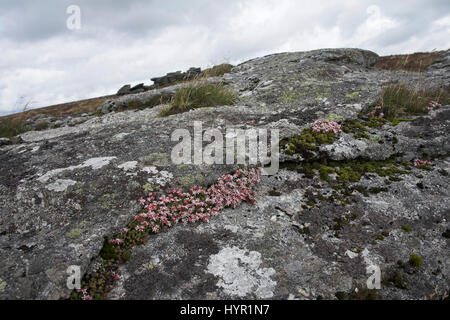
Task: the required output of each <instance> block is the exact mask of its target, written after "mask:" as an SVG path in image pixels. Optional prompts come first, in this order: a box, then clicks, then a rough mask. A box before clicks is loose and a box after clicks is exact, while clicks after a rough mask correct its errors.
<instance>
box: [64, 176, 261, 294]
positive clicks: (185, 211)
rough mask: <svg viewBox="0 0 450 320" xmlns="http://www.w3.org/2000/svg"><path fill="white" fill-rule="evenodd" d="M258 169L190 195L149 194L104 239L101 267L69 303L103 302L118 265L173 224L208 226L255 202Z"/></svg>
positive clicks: (196, 189)
mask: <svg viewBox="0 0 450 320" xmlns="http://www.w3.org/2000/svg"><path fill="white" fill-rule="evenodd" d="M260 176H261V170H260V169H239V170H237V171H236V172H235V173H234V174H225V175H223V176H222V177H221V178H219V179H218V181H217V182H216V183H215V184H213V185H212V186H210V187H209V188H204V187H197V186H194V187H192V188H190V189H189V192H182V190H181V189H171V190H169V191H168V192H167V194H166V195H162V196H160V197H157V194H156V193H150V194H149V195H148V196H147V197H146V198H142V197H141V198H140V199H139V203H140V204H141V205H142V211H141V212H140V213H139V214H137V215H136V216H135V217H134V219H133V221H131V222H130V223H128V225H127V226H126V227H124V228H122V229H120V231H119V233H118V234H116V235H114V236H113V237H112V238H110V239H106V241H105V243H104V245H103V248H102V250H101V252H100V256H101V257H102V258H103V260H104V266H102V267H101V268H100V269H99V270H98V271H97V272H96V273H95V274H94V275H93V276H89V277H88V278H87V279H85V280H84V281H83V285H82V289H80V290H77V291H74V292H73V293H72V296H71V298H72V299H82V300H92V299H106V297H107V296H106V293H107V291H109V290H110V289H111V287H112V284H113V283H114V281H116V280H118V279H120V274H119V272H118V265H119V264H121V263H124V262H126V261H127V260H128V259H129V258H130V257H131V253H130V249H131V248H133V247H134V246H136V245H140V244H144V243H146V242H147V240H148V238H149V236H150V235H151V234H156V233H159V232H161V231H163V230H165V229H167V228H170V227H172V226H173V225H175V224H178V223H182V224H187V223H195V222H208V221H209V218H210V217H212V216H214V215H216V214H217V213H219V211H221V210H222V209H224V208H227V207H233V208H234V207H236V206H237V205H239V204H241V203H242V202H243V201H247V202H249V203H251V204H253V203H254V202H255V196H254V191H253V187H254V186H255V185H256V184H257V183H258V182H259V181H260Z"/></svg>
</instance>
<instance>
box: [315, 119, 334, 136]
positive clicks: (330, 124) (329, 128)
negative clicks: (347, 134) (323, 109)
mask: <svg viewBox="0 0 450 320" xmlns="http://www.w3.org/2000/svg"><path fill="white" fill-rule="evenodd" d="M311 128H312V131H313V132H318V133H328V132H333V133H335V134H337V133H339V132H341V125H340V124H339V123H337V122H335V121H329V120H316V121H314V123H313V124H312V126H311Z"/></svg>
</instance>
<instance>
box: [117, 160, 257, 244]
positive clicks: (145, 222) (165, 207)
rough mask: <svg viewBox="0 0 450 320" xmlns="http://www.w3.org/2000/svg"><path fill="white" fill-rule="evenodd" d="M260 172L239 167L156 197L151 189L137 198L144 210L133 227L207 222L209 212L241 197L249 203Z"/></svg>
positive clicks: (143, 228) (233, 204) (234, 203)
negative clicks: (199, 184)
mask: <svg viewBox="0 0 450 320" xmlns="http://www.w3.org/2000/svg"><path fill="white" fill-rule="evenodd" d="M260 176H261V170H260V169H250V170H241V169H239V170H237V171H236V172H235V173H234V174H233V175H230V174H226V175H223V176H222V177H221V178H220V179H219V180H218V181H217V183H216V184H214V185H212V186H211V187H210V188H208V189H206V188H203V187H192V188H190V189H189V192H182V191H181V190H180V189H171V190H169V191H168V193H167V195H163V196H161V197H159V199H157V198H156V194H155V193H150V194H149V195H148V197H147V198H146V199H144V198H141V199H139V203H140V204H141V205H143V206H144V211H143V212H142V213H140V214H139V215H136V216H135V217H134V220H135V223H138V224H137V225H136V227H135V230H137V231H139V232H148V231H152V232H154V233H158V232H159V231H160V230H161V228H163V227H170V226H172V225H174V224H176V223H178V222H181V223H183V224H185V223H194V222H197V221H203V222H208V219H209V218H210V217H211V216H214V215H215V214H217V213H218V212H219V211H220V210H222V209H224V208H226V207H236V206H237V205H238V204H240V203H241V202H243V201H248V202H250V203H252V204H253V203H254V202H255V198H254V193H253V190H252V187H253V186H254V185H255V184H256V183H258V182H259V180H260ZM127 231H128V229H126V228H124V229H122V230H121V234H120V235H119V237H125V236H126V232H127ZM118 240H121V239H115V240H111V243H114V244H119V242H118Z"/></svg>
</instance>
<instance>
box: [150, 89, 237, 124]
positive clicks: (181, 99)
mask: <svg viewBox="0 0 450 320" xmlns="http://www.w3.org/2000/svg"><path fill="white" fill-rule="evenodd" d="M236 99H237V98H236V95H235V94H234V93H233V92H232V91H230V90H229V89H227V88H226V87H225V86H224V85H223V84H222V83H208V82H206V81H197V82H193V83H191V84H189V85H187V86H186V87H183V88H180V89H178V90H177V91H176V93H175V95H174V97H173V98H172V101H171V103H170V104H169V105H168V106H167V107H166V108H164V109H162V110H161V111H160V113H159V115H160V116H161V117H166V116H169V115H173V114H177V113H183V112H186V111H189V110H192V109H197V108H204V107H214V106H223V105H230V104H233V103H234V102H235V101H236Z"/></svg>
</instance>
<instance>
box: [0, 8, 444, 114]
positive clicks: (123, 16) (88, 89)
mask: <svg viewBox="0 0 450 320" xmlns="http://www.w3.org/2000/svg"><path fill="white" fill-rule="evenodd" d="M73 5H76V6H77V7H73ZM78 9H79V10H78ZM78 12H79V13H80V14H79V15H78ZM335 47H358V48H364V49H368V50H372V51H374V52H376V53H378V54H380V55H389V54H400V53H412V52H417V51H431V50H433V49H436V50H443V49H444V50H445V49H448V48H450V1H448V0H423V1H419V0H409V1H407V2H406V1H393V0H387V1H385V0H382V1H375V0H373V1H366V0H338V1H319V0H316V1H310V0H308V1H299V0H290V1H289V0H248V1H238V0H227V1H211V0H190V1H185V0H161V1H160V0H129V1H123V0H76V1H75V0H70V1H66V0H58V1H54V0H40V1H34V0H29V1H27V0H2V1H1V2H0V49H1V53H0V115H4V114H9V113H14V112H20V111H22V109H23V107H24V106H25V105H27V104H28V105H29V108H36V107H42V106H47V105H52V104H57V103H63V102H69V101H73V100H79V99H83V98H91V97H96V96H102V95H107V94H113V93H115V92H116V91H117V90H118V89H119V87H121V86H122V85H123V84H127V83H129V84H137V83H140V82H144V83H146V84H151V81H150V78H152V77H155V76H161V75H164V74H166V73H167V72H171V71H176V70H183V71H184V70H186V69H188V68H189V67H202V68H205V67H208V66H212V65H214V64H219V63H222V62H229V63H232V64H236V63H239V62H243V61H245V60H248V59H251V58H255V57H259V56H263V55H266V54H270V53H276V52H285V51H306V50H313V49H320V48H335Z"/></svg>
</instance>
